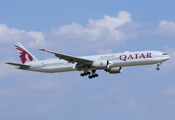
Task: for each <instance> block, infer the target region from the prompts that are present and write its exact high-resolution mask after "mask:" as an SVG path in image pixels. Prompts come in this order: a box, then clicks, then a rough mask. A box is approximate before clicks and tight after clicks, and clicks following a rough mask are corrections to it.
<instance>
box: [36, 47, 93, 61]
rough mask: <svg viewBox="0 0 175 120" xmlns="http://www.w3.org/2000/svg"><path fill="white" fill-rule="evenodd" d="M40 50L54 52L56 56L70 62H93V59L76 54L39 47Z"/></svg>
mask: <svg viewBox="0 0 175 120" xmlns="http://www.w3.org/2000/svg"><path fill="white" fill-rule="evenodd" d="M39 50H41V51H45V52H49V53H52V54H54V55H55V56H56V57H58V58H60V59H63V60H66V61H68V62H70V63H74V62H77V63H81V64H89V63H92V62H93V61H92V60H87V59H82V58H78V57H74V56H70V55H65V54H61V53H56V52H52V51H48V50H45V49H39Z"/></svg>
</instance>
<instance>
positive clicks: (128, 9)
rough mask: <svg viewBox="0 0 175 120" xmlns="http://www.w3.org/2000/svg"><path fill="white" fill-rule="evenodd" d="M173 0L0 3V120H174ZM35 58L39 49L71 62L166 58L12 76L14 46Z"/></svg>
mask: <svg viewBox="0 0 175 120" xmlns="http://www.w3.org/2000/svg"><path fill="white" fill-rule="evenodd" d="M174 5H175V1H173V0H166V1H165V0H159V1H158V0H154V1H153V0H147V1H140V0H132V1H129V0H122V1H116V0H96V1H94V0H93V1H92V0H84V1H82V0H74V1H71V0H64V1H60V0H57V1H56V0H49V1H47V0H30V1H24V0H0V48H1V51H0V54H1V56H0V116H1V118H0V119H2V120H12V119H13V120H24V119H26V120H31V119H33V120H38V119H43V120H48V119H52V120H57V119H62V120H70V119H71V120H82V119H83V120H106V119H110V120H116V119H118V120H174V119H175V114H174V111H175V80H174V77H175V74H174V70H175V46H174V45H175V41H174V39H175V16H174V11H175V9H174ZM15 42H20V43H21V44H23V45H24V46H25V47H26V48H27V49H28V50H29V51H30V52H31V53H32V54H33V55H34V56H35V57H36V58H37V59H39V60H44V59H55V57H54V55H52V54H49V53H45V52H42V51H39V50H38V49H40V48H45V49H47V50H52V51H55V52H59V53H65V54H69V55H72V56H86V55H97V54H106V53H118V52H125V51H132V52H133V51H143V50H157V51H164V52H167V53H168V54H169V55H170V56H171V59H170V60H168V61H166V62H164V63H163V64H162V65H161V66H160V70H159V71H156V65H147V66H135V67H123V68H122V73H120V74H112V75H111V74H109V73H107V72H105V71H103V70H101V71H97V73H98V74H99V77H98V78H95V79H92V80H89V79H88V78H87V77H80V73H81V72H66V73H54V74H47V73H36V72H30V71H22V70H17V69H15V67H14V66H10V65H6V64H4V63H5V62H17V63H20V62H21V61H20V59H19V56H18V54H17V52H16V49H15V47H14V43H15Z"/></svg>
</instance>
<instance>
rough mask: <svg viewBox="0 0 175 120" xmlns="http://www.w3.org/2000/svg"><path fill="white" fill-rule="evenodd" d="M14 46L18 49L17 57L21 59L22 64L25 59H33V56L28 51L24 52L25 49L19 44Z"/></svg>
mask: <svg viewBox="0 0 175 120" xmlns="http://www.w3.org/2000/svg"><path fill="white" fill-rule="evenodd" d="M15 47H16V49H17V50H19V51H20V52H19V54H20V55H19V57H20V59H21V62H22V64H24V63H25V62H26V61H27V60H28V61H32V60H33V57H32V56H31V55H30V54H29V53H28V52H26V51H25V50H23V49H22V48H20V47H19V46H16V45H15Z"/></svg>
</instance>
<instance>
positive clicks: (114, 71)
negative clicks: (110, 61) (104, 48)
mask: <svg viewBox="0 0 175 120" xmlns="http://www.w3.org/2000/svg"><path fill="white" fill-rule="evenodd" d="M105 71H106V72H109V73H110V74H117V73H121V72H122V67H113V68H110V69H105Z"/></svg>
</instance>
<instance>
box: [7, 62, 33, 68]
mask: <svg viewBox="0 0 175 120" xmlns="http://www.w3.org/2000/svg"><path fill="white" fill-rule="evenodd" d="M5 64H9V65H14V66H20V67H30V66H29V65H24V64H19V63H11V62H7V63H5Z"/></svg>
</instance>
